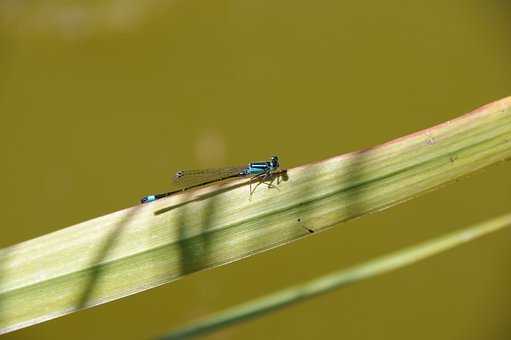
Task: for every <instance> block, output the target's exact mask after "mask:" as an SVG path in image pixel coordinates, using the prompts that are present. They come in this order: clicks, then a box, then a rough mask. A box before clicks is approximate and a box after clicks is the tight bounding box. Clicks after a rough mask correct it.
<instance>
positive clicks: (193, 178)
mask: <svg viewBox="0 0 511 340" xmlns="http://www.w3.org/2000/svg"><path fill="white" fill-rule="evenodd" d="M278 168H279V158H278V157H277V156H273V157H272V158H271V159H270V160H269V161H266V162H252V163H249V164H248V165H244V166H233V167H225V168H218V169H202V170H180V171H178V172H177V173H176V175H175V176H174V179H173V181H172V187H171V190H170V191H168V192H165V193H161V194H155V195H148V196H145V197H143V198H142V199H141V200H140V201H141V203H148V202H153V201H156V200H158V199H160V198H163V197H167V196H170V195H172V194H174V193H176V192H179V191H183V190H188V189H191V188H195V187H198V186H202V185H206V184H210V183H215V182H218V181H223V180H226V179H229V178H236V177H252V179H257V178H260V179H262V180H265V179H267V178H268V177H270V175H271V174H272V173H273V172H275V171H276V170H277V169H278Z"/></svg>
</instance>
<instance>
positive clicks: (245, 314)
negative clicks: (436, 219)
mask: <svg viewBox="0 0 511 340" xmlns="http://www.w3.org/2000/svg"><path fill="white" fill-rule="evenodd" d="M510 225H511V214H508V215H504V216H501V217H499V218H495V219H492V220H489V221H487V222H483V223H480V224H477V225H474V226H472V227H468V228H465V229H462V230H460V231H456V232H453V233H450V234H447V235H445V236H442V237H439V238H436V239H433V240H430V241H427V242H424V243H421V244H419V245H416V246H412V247H409V248H405V249H403V250H400V251H397V252H394V253H391V254H389V255H386V256H382V257H379V258H376V259H374V260H371V261H368V262H366V263H363V264H360V265H357V266H354V267H351V268H348V269H345V270H340V271H336V272H333V273H331V274H328V275H325V276H322V277H320V278H318V279H314V280H311V281H308V282H305V283H302V284H300V285H297V286H294V287H290V288H286V289H283V290H280V291H278V292H276V293H273V294H271V295H267V296H264V297H262V298H259V299H256V300H253V301H249V302H247V303H244V304H241V305H238V306H235V307H232V308H229V309H227V310H225V311H222V312H220V313H217V314H215V315H212V316H210V317H208V318H206V319H204V320H200V321H196V322H194V323H192V324H191V325H190V326H188V327H185V328H182V329H178V330H176V331H173V332H171V333H169V334H168V335H166V336H163V337H162V338H161V339H166V340H171V339H183V338H187V337H192V336H197V335H201V334H206V333H210V332H212V331H215V330H218V329H221V328H223V327H227V326H229V325H232V324H236V323H239V322H241V321H244V320H248V319H251V318H255V317H259V316H263V315H265V314H267V313H269V312H271V311H274V310H278V309H280V308H284V307H286V306H288V305H291V304H293V303H297V302H300V301H303V300H306V299H310V298H312V297H314V296H316V295H320V294H324V293H327V292H329V291H331V290H334V289H336V288H340V287H344V286H346V285H348V284H351V283H355V282H358V281H361V280H364V279H368V278H372V277H374V276H377V275H381V274H384V273H387V272H390V271H392V270H396V269H399V268H402V267H405V266H408V265H411V264H414V263H416V262H418V261H421V260H424V259H426V258H428V257H431V256H433V255H436V254H439V253H441V252H443V251H446V250H449V249H451V248H454V247H456V246H459V245H461V244H463V243H466V242H469V241H472V240H475V239H476V238H479V237H481V236H484V235H486V234H488V233H491V232H494V231H497V230H499V229H502V228H504V227H508V226H510Z"/></svg>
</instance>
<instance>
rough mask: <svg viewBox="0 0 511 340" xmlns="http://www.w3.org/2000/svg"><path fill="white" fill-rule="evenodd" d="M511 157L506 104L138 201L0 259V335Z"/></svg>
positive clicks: (510, 101) (510, 114) (510, 116)
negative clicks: (363, 145) (283, 169)
mask: <svg viewBox="0 0 511 340" xmlns="http://www.w3.org/2000/svg"><path fill="white" fill-rule="evenodd" d="M510 157H511V98H506V99H503V100H500V101H498V102H495V103H492V104H489V105H487V106H485V107H483V108H481V109H478V110H476V111H474V112H472V113H470V114H467V115H464V116H462V117H460V118H458V119H455V120H452V121H450V122H446V123H444V124H441V125H439V126H436V127H434V128H430V129H427V130H424V131H421V132H417V133H415V134H412V135H409V136H406V137H403V138H400V139H398V140H395V141H392V142H389V143H386V144H384V145H381V146H378V147H375V148H372V149H368V150H365V151H361V152H354V153H349V154H346V155H342V156H339V157H335V158H332V159H328V160H325V161H321V162H318V163H315V164H310V165H306V166H302V167H298V168H294V169H289V171H288V172H287V174H286V175H285V176H281V177H279V178H276V179H275V180H274V182H273V187H272V188H267V187H266V186H265V185H259V186H258V187H257V188H256V190H255V192H254V194H253V195H252V196H250V195H249V187H248V186H247V185H244V184H246V180H245V181H234V182H230V183H229V184H228V185H226V186H219V185H213V186H210V187H207V188H203V189H200V190H195V191H191V192H185V193H183V194H179V195H175V196H172V197H170V198H167V199H162V200H160V201H157V202H155V203H152V204H147V205H140V206H136V207H133V208H129V209H126V210H122V211H119V212H116V213H112V214H110V215H106V216H103V217H100V218H96V219H93V220H90V221H87V222H84V223H80V224H78V225H75V226H72V227H69V228H66V229H63V230H60V231H58V232H55V233H52V234H48V235H45V236H43V237H39V238H36V239H33V240H30V241H27V242H24V243H21V244H18V245H15V246H12V247H9V248H6V249H3V250H1V252H0V264H1V266H0V268H2V270H1V272H0V311H1V313H0V330H1V332H2V333H4V332H8V331H11V330H15V329H18V328H22V327H24V326H27V325H31V324H34V323H38V322H41V321H44V320H47V319H51V318H55V317H57V316H60V315H64V314H67V313H70V312H73V311H75V310H78V309H81V308H84V307H89V306H93V305H96V304H100V303H104V302H108V301H111V300H114V299H117V298H120V297H123V296H126V295H130V294H134V293H137V292H140V291H143V290H145V289H148V288H151V287H155V286H157V285H160V284H163V283H167V282H170V281H172V280H175V279H177V278H179V277H181V276H183V275H185V274H187V273H190V272H194V271H197V270H200V269H206V268H211V267H214V266H217V265H221V264H225V263H228V262H231V261H235V260H239V259H241V258H243V257H246V256H249V255H252V254H255V253H257V252H260V251H264V250H267V249H270V248H273V247H277V246H280V245H283V244H285V243H288V242H290V241H293V240H295V239H297V238H300V237H303V236H307V235H309V233H310V231H314V232H318V231H321V230H324V229H326V228H328V227H329V226H332V225H333V224H335V223H338V222H340V221H346V220H348V219H351V218H354V217H357V216H361V215H364V214H368V213H371V212H375V211H378V210H382V209H385V208H388V207H390V206H392V205H395V204H397V203H399V202H402V201H405V200H408V199H411V198H413V197H415V196H417V195H419V194H421V193H423V192H426V191H428V190H431V189H433V188H435V187H437V186H439V185H442V184H445V183H447V182H449V181H452V180H455V179H458V178H460V177H462V176H464V175H466V174H469V173H471V172H473V171H475V170H478V169H481V168H484V167H486V166H489V165H492V164H495V163H498V162H500V161H503V160H506V159H509V158H510Z"/></svg>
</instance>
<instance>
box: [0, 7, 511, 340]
mask: <svg viewBox="0 0 511 340" xmlns="http://www.w3.org/2000/svg"><path fill="white" fill-rule="evenodd" d="M510 58H511V3H510V2H509V1H506V0H500V1H497V0H463V1H462V0H453V1H439V0H432V1H427V2H419V1H404V0H403V1H398V0H390V1H385V2H377V1H374V2H355V1H351V2H346V1H345V2H336V1H322V0H320V1H315V2H310V1H298V2H297V1H285V0H274V1H264V0H257V1H246V0H238V1H206V0H175V1H172V0H170V1H164V0H145V1H139V0H104V1H87V2H86V1H82V2H77V1H64V0H53V1H44V2H37V1H19V0H17V1H15V0H3V1H2V2H0V72H1V73H0V113H1V125H0V126H1V130H0V131H1V133H0V142H1V143H0V150H1V157H2V163H1V165H2V166H1V170H0V171H1V176H0V184H1V187H2V197H1V198H0V199H1V206H2V210H1V213H2V216H3V219H2V229H1V230H2V234H1V235H2V237H1V238H0V247H5V246H9V245H12V244H15V243H18V242H21V241H24V240H27V239H31V238H34V237H37V236H40V235H43V234H46V233H49V232H52V231H55V230H58V229H60V228H64V227H66V226H69V225H72V224H74V223H78V222H81V221H84V220H88V219H90V218H93V217H97V216H100V215H103V214H107V213H109V212H112V211H116V210H119V209H122V208H125V207H128V206H131V205H135V204H137V202H138V200H139V199H140V197H141V196H143V195H145V194H149V193H153V192H157V191H163V190H165V189H166V187H167V186H168V184H169V181H170V178H171V176H172V174H173V173H174V172H175V171H176V170H177V169H179V168H200V167H214V166H222V165H231V164H240V163H245V162H248V161H251V160H262V159H266V158H268V157H269V156H270V155H272V154H278V155H279V156H280V157H281V160H282V164H283V166H284V167H288V168H290V167H294V166H297V165H300V164H305V163H308V162H312V161H317V160H321V159H324V158H327V157H330V156H334V155H338V154H341V153H345V152H348V151H352V150H356V149H360V148H366V147H370V146H373V145H375V144H379V143H382V142H385V141H388V140H390V139H393V138H396V137H399V136H402V135H405V134H407V133H410V132H413V131H416V130H419V129H423V128H427V127H430V126H432V125H435V124H437V123H440V122H443V121H446V120H448V119H451V118H454V117H456V116H458V115H460V114H461V113H464V112H467V111H470V110H471V109H474V108H476V107H478V106H479V105H482V104H485V103H488V102H490V101H493V100H496V99H499V98H501V97H505V96H508V95H511V90H510V89H511V62H510ZM510 166H511V165H510V164H504V165H501V166H498V167H493V168H490V169H487V170H486V171H483V172H480V173H478V174H476V175H473V176H471V177H469V178H467V179H464V180H462V181H459V182H457V183H455V184H452V185H450V186H447V187H444V188H442V189H440V190H438V191H435V192H433V193H430V194H428V195H425V196H423V197H420V198H418V199H415V200H413V201H410V202H408V203H406V204H402V205H400V206H398V207H395V208H392V209H389V210H387V211H385V212H383V213H379V214H375V215H371V216H367V217H364V218H362V219H358V220H355V221H350V222H349V223H346V224H342V225H339V226H338V227H336V228H334V229H332V230H331V231H328V232H324V233H321V234H319V235H315V236H312V237H309V238H307V239H305V240H302V241H299V242H295V243H293V244H291V245H288V246H284V247H280V248H278V249H275V250H272V251H269V252H266V253H264V254H261V255H258V256H253V257H251V258H248V259H246V260H243V261H240V262H237V263H234V264H231V265H228V266H224V267H221V268H217V269H214V270H209V271H205V272H201V273H196V274H193V275H190V276H188V277H187V278H185V279H182V280H180V281H177V282H174V283H171V284H168V285H165V286H162V287H159V288H156V289H152V290H149V291H146V292H143V293H140V294H137V295H134V296H131V297H128V298H124V299H122V300H118V301H115V302H112V303H108V304H106V305H102V306H99V307H96V308H92V309H89V310H86V311H82V312H78V313H75V314H72V315H69V316H66V317H63V318H59V319H56V320H52V321H49V322H46V323H43V324H40V325H37V326H34V327H30V328H27V329H24V330H21V331H18V332H14V333H11V334H8V335H7V336H5V338H6V339H7V338H11V339H68V338H73V339H98V338H123V339H140V338H147V337H151V336H155V335H159V334H161V333H162V332H165V331H166V330H168V329H171V328H174V327H178V326H181V325H183V324H184V323H186V322H188V321H191V320H192V319H194V318H197V317H202V316H205V315H208V314H209V313H212V312H214V311H218V310H220V309H222V308H224V307H227V306H230V305H232V304H236V303H239V302H243V301H246V300H248V299H251V298H254V297H257V296H261V295H263V294H265V293H268V292H271V291H273V290H275V289H279V288H283V287H287V286H289V285H291V284H295V283H297V282H301V281H304V280H306V279H309V278H313V277H316V276H318V275H321V274H325V273H327V272H329V271H331V270H334V269H337V268H340V267H343V266H348V265H350V264H354V263H358V262H361V261H364V260H366V259H369V258H372V257H374V256H377V255H379V254H383V253H386V252H389V251H391V250H395V249H397V248H399V247H402V246H405V245H410V244H414V243H416V242H419V241H421V240H425V239H428V238H432V237H435V236H439V235H441V234H444V233H446V232H448V231H451V230H454V229H456V228H460V227H462V226H465V225H469V224H471V223H474V222H477V221H481V220H484V219H487V218H490V217H493V216H495V215H497V214H500V213H504V212H509V210H510V207H511V178H510V176H509V174H510ZM510 236H511V232H510V231H509V230H508V231H504V232H500V233H498V234H495V235H492V236H489V237H486V238H484V239H483V240H480V241H477V242H475V243H472V244H469V245H466V246H463V247H461V248H459V249H456V250H454V251H451V252H449V253H446V254H444V255H441V256H437V257H435V258H433V259H431V260H427V261H425V262H423V263H420V264H418V265H415V266H413V267H410V268H407V269H405V270H400V271H398V272H395V273H393V274H390V275H385V276H382V277H379V278H377V279H372V280H369V281H367V282H364V283H362V284H357V285H355V286H352V287H349V288H346V289H342V290H338V291H335V292H333V293H330V294H328V295H325V296H321V297H319V298H316V299H314V300H311V301H308V302H305V303H303V304H300V305H296V306H293V307H291V308H287V309H285V310H282V311H279V312H277V313H274V314H271V315H270V316H268V317H265V318H262V319H258V320H255V321H251V322H247V323H243V324H240V325H238V326H235V327H232V328H229V329H227V330H225V331H222V332H220V333H217V334H215V335H213V336H211V337H210V338H211V339H241V338H243V339H262V338H265V339H267V338H272V339H296V338H301V339H305V338H313V337H318V336H321V337H323V338H343V339H410V338H413V339H432V338H433V339H509V338H510V337H511V323H509V320H510V318H511V291H510V290H509V287H510V286H511V274H510V272H509V269H510V268H511V248H510V247H509V237H510Z"/></svg>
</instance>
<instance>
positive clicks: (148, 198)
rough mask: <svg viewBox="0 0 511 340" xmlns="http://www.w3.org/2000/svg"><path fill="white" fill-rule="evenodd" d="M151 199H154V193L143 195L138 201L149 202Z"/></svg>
mask: <svg viewBox="0 0 511 340" xmlns="http://www.w3.org/2000/svg"><path fill="white" fill-rule="evenodd" d="M153 201H156V196H155V195H149V196H144V197H143V198H142V199H141V200H140V203H149V202H153Z"/></svg>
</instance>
